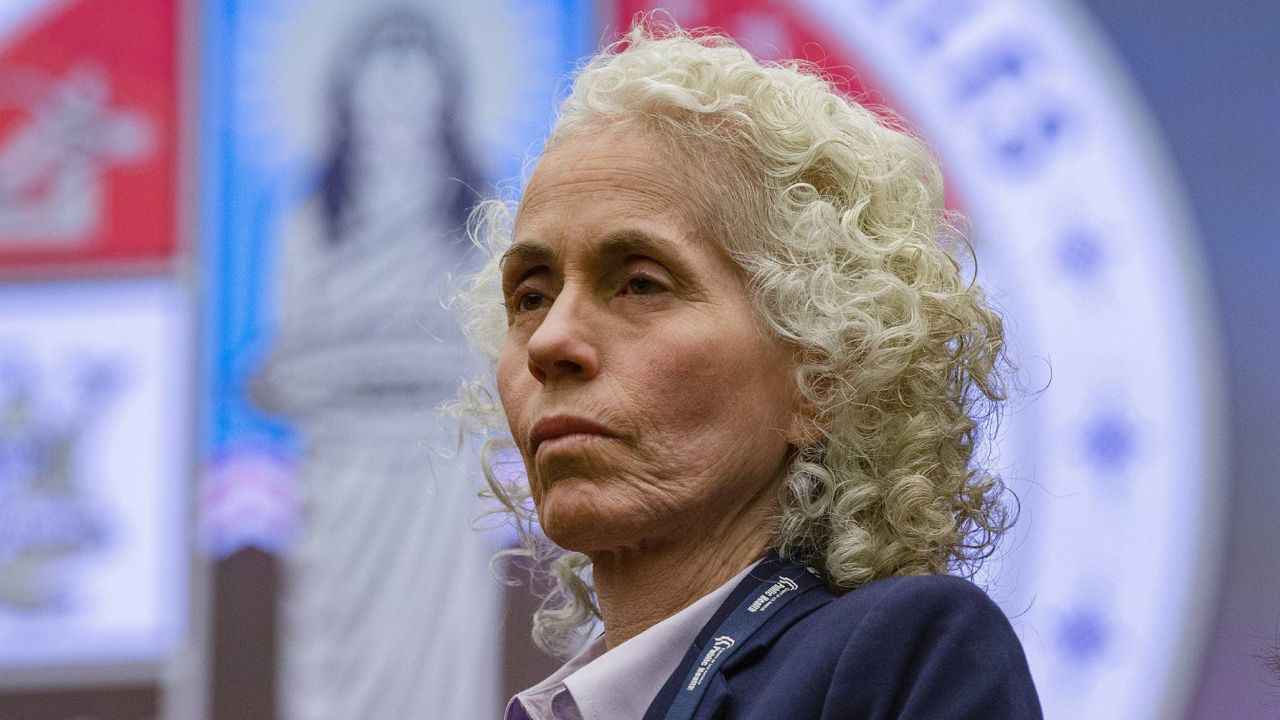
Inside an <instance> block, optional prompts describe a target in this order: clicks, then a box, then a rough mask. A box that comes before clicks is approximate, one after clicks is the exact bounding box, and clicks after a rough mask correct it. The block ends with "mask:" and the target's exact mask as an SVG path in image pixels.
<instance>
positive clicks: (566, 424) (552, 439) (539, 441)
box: [529, 415, 616, 457]
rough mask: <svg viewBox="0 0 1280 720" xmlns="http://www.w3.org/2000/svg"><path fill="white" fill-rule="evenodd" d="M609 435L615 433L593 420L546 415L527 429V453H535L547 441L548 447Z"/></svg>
mask: <svg viewBox="0 0 1280 720" xmlns="http://www.w3.org/2000/svg"><path fill="white" fill-rule="evenodd" d="M611 437H616V435H614V433H613V432H612V431H611V430H609V428H607V427H605V426H604V425H601V424H600V423H598V422H595V421H594V420H588V419H586V418H582V417H577V416H574V415H548V416H546V417H543V418H541V419H539V420H538V421H537V422H535V423H534V424H533V427H532V428H530V430H529V455H530V456H531V457H532V456H534V455H537V453H538V448H539V447H541V446H542V445H543V443H549V445H548V447H550V446H551V445H555V446H560V445H566V446H567V445H570V444H577V443H582V442H592V441H594V440H599V439H601V438H611Z"/></svg>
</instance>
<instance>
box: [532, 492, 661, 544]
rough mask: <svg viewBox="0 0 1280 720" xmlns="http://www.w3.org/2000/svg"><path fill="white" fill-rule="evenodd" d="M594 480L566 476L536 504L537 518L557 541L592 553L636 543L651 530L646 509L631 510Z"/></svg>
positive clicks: (547, 533) (547, 532)
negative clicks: (643, 511) (604, 490)
mask: <svg viewBox="0 0 1280 720" xmlns="http://www.w3.org/2000/svg"><path fill="white" fill-rule="evenodd" d="M613 495H614V494H613V493H608V492H603V491H602V488H601V487H600V485H599V484H598V483H597V482H593V481H590V480H585V479H577V478H574V479H567V480H561V481H559V482H557V483H556V484H555V485H554V486H552V487H551V488H550V489H549V490H548V491H547V493H546V495H545V496H544V497H543V498H542V502H541V503H539V504H538V522H539V524H540V525H541V526H542V531H543V532H544V533H546V535H547V537H548V538H550V539H551V541H552V542H554V543H555V544H556V545H559V546H560V547H562V548H564V549H565V550H572V551H574V552H581V553H592V552H598V551H603V550H610V549H614V548H618V547H622V546H627V545H635V544H637V543H639V542H641V541H643V540H644V539H645V537H646V536H647V535H648V534H649V533H651V532H652V530H653V524H652V523H651V522H647V520H650V519H651V518H648V517H647V513H642V512H634V509H633V508H631V507H629V506H628V504H627V503H625V502H618V499H617V498H616V497H612V496H613Z"/></svg>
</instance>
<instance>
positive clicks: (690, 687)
mask: <svg viewBox="0 0 1280 720" xmlns="http://www.w3.org/2000/svg"><path fill="white" fill-rule="evenodd" d="M755 572H756V571H755V570H753V571H752V573H755ZM821 584H822V582H821V581H820V580H818V578H817V577H816V576H815V575H814V572H813V571H812V570H809V569H807V568H805V566H803V565H796V564H791V563H788V564H785V565H783V566H782V567H775V568H774V570H773V572H771V573H770V574H769V576H768V577H767V578H765V580H764V582H762V583H760V586H759V587H757V588H756V591H755V592H753V593H751V594H749V595H747V596H746V597H745V598H743V600H742V602H741V603H740V604H739V605H738V607H737V608H735V609H734V611H733V612H732V613H731V614H730V615H729V617H727V618H725V619H724V622H722V623H720V627H718V628H716V631H715V633H713V634H712V636H711V639H710V640H708V641H707V644H706V645H705V646H704V647H703V648H702V654H701V655H699V656H698V657H697V658H696V659H695V662H694V663H693V666H692V667H690V668H689V672H688V674H687V675H685V678H684V682H683V683H681V684H680V688H679V690H677V692H676V698H675V700H674V701H672V703H671V707H669V708H667V714H666V720H689V718H692V717H693V713H694V711H695V710H697V709H698V703H700V702H702V696H703V695H704V694H705V693H706V691H707V686H708V685H710V684H711V682H710V681H711V678H712V677H714V676H715V674H716V673H717V672H719V670H720V668H721V666H723V665H724V662H725V660H728V659H729V656H730V655H733V653H734V652H735V651H737V649H738V648H739V647H741V646H742V644H743V643H744V642H746V640H747V638H749V637H751V635H752V634H753V633H755V631H756V630H759V629H760V627H761V626H763V625H764V624H765V622H766V621H767V620H768V619H769V618H771V617H773V614H774V613H776V612H778V611H779V610H781V609H782V607H783V606H784V605H786V604H787V603H789V602H791V601H792V600H794V599H796V598H797V597H799V596H800V595H801V593H804V592H805V591H806V590H809V589H811V588H815V587H817V586H819V585H821Z"/></svg>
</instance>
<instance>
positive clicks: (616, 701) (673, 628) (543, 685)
mask: <svg viewBox="0 0 1280 720" xmlns="http://www.w3.org/2000/svg"><path fill="white" fill-rule="evenodd" d="M758 564H759V562H755V563H752V564H751V566H750V567H748V568H746V569H745V570H743V571H742V572H740V573H738V574H737V575H735V576H733V577H732V578H730V579H729V580H728V582H726V583H725V584H723V585H721V586H720V587H718V588H716V589H715V590H712V591H711V592H709V593H707V594H706V595H703V596H702V597H701V598H699V599H698V600H697V601H695V602H694V603H693V604H692V605H690V606H689V607H687V608H685V609H683V610H681V611H680V612H678V613H676V614H675V615H672V616H671V617H669V618H667V619H665V620H663V621H662V622H660V623H658V624H657V625H654V626H653V627H651V628H649V629H648V630H645V631H644V632H642V633H640V634H639V635H636V636H635V637H633V638H631V639H630V640H627V641H626V642H624V643H622V644H621V645H619V646H618V647H616V648H614V649H612V650H609V651H608V652H606V647H605V643H604V633H603V632H601V633H600V634H598V635H596V636H595V637H594V638H592V640H591V642H589V643H587V646H586V648H584V649H583V650H582V652H580V653H578V654H577V655H576V656H575V657H574V658H573V659H572V660H570V661H569V662H567V663H565V664H564V665H563V666H562V667H561V668H560V669H559V670H556V671H555V672H554V673H552V674H551V676H550V677H548V678H547V679H546V680H543V681H542V682H540V683H538V684H537V685H534V686H533V687H531V688H529V689H528V690H525V691H524V692H522V693H519V694H517V695H516V696H515V697H513V698H511V701H510V702H508V703H507V713H506V716H505V718H506V720H641V718H643V717H644V714H645V711H647V710H648V709H649V704H650V703H652V702H653V699H654V698H655V697H657V696H658V691H659V690H661V689H662V686H663V684H664V683H666V681H667V678H668V677H670V676H671V673H673V672H675V670H676V667H678V666H679V665H680V660H681V659H682V658H683V657H684V654H685V652H686V651H687V650H688V649H689V644H690V643H692V642H693V638H694V637H696V636H697V634H698V631H699V630H701V629H702V626H703V625H705V624H706V623H707V621H708V620H710V619H711V616H712V615H714V614H715V612H716V609H717V608H719V607H720V604H721V603H723V602H724V600H725V598H726V597H728V595H729V593H730V592H732V591H733V588H735V587H737V585H738V582H739V581H741V580H742V578H744V577H745V576H746V574H747V573H749V572H751V570H752V568H754V567H755V566H756V565H758Z"/></svg>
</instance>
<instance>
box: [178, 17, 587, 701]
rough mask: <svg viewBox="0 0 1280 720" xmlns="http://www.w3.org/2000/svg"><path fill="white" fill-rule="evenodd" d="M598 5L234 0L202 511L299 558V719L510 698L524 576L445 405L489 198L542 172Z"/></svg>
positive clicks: (218, 117) (213, 247)
mask: <svg viewBox="0 0 1280 720" xmlns="http://www.w3.org/2000/svg"><path fill="white" fill-rule="evenodd" d="M593 22H594V21H593V17H592V14H591V13H590V12H589V4H588V3H584V2H564V1H561V2H508V1H506V0H484V1H481V2H475V3H465V4H463V3H447V2H439V1H436V0H400V1H397V2H391V1H386V0H377V1H375V2H362V3H350V2H338V1H337V0H317V1H313V2H305V3H304V2H297V1H293V0H280V1H277V2H236V1H232V0H228V1H227V2H222V3H210V6H209V8H208V9H207V10H206V16H205V18H204V22H203V28H204V33H205V36H206V41H207V42H206V52H207V53H208V55H207V56H206V58H205V64H206V67H207V68H209V71H210V72H211V73H213V75H214V76H215V77H214V79H213V80H212V82H211V83H210V87H211V88H212V90H211V91H210V92H211V93H212V96H211V97H209V98H207V100H208V102H207V107H208V108H209V112H211V113H212V117H210V118H209V121H208V122H207V123H206V125H207V126H210V127H216V128H222V129H225V130H224V131H221V132H218V133H211V134H210V135H209V136H207V137H206V138H205V141H204V147H205V148H206V152H207V153H209V155H210V156H211V157H217V158H219V167H221V168H223V172H221V173H220V174H216V175H213V176H211V177H210V178H209V179H208V182H209V185H208V186H207V187H206V191H207V192H206V196H207V197H208V198H210V203H211V204H210V205H209V206H207V207H209V208H210V210H211V212H209V213H208V214H207V217H208V218H209V225H208V226H206V228H205V232H206V236H207V239H208V242H207V243H206V248H207V249H206V256H205V258H204V265H205V268H206V280H207V284H208V287H209V293H210V296H211V297H212V298H213V299H214V301H213V302H211V303H210V305H211V310H210V312H211V315H210V316H209V317H208V319H207V325H208V326H209V327H210V328H212V329H213V331H214V332H213V336H212V337H211V338H210V344H209V346H208V347H209V351H210V353H211V355H212V358H211V363H210V365H211V370H212V373H213V377H212V378H211V387H210V390H211V397H212V398H213V403H212V404H211V406H210V413H211V417H210V423H209V427H210V428H211V434H210V437H208V438H206V443H207V448H208V457H207V463H206V467H205V480H204V488H203V490H202V497H203V498H204V501H203V502H204V507H203V508H202V517H203V521H202V522H203V527H204V533H205V537H206V541H207V543H208V546H209V547H210V549H211V550H212V552H213V553H214V554H215V556H226V555H229V554H231V553H233V552H235V551H236V550H237V549H239V548H242V547H245V546H255V547H259V548H263V549H267V550H269V551H271V552H275V553H278V554H279V556H280V558H281V560H282V563H283V569H284V589H283V596H282V597H281V598H280V608H281V621H282V626H283V632H282V636H281V638H280V640H279V642H280V652H279V654H278V662H279V664H280V673H279V677H280V678H281V679H280V682H279V688H278V690H279V692H278V694H277V695H278V702H279V704H280V707H279V711H280V713H281V717H284V718H288V719H290V720H324V719H328V718H333V719H335V720H336V719H337V718H349V717H362V718H374V719H376V718H387V719H392V718H403V717H409V716H413V715H415V714H416V715H422V714H423V713H426V714H430V715H432V716H440V717H458V718H470V717H476V718H481V717H493V716H496V715H497V714H498V712H499V710H500V706H499V687H500V683H501V677H500V668H501V664H500V663H501V657H500V656H501V651H500V632H501V612H502V604H501V603H502V587H501V586H500V585H498V584H497V583H496V582H495V581H494V579H493V578H492V577H491V576H490V574H489V571H488V557H489V556H490V555H491V554H492V553H493V552H495V551H496V550H497V549H499V547H500V545H499V542H498V541H497V540H496V539H495V537H493V536H492V535H487V534H485V533H481V532H477V531H476V530H475V529H474V528H473V527H472V525H473V520H474V519H475V517H476V512H477V502H478V501H477V491H478V490H479V489H480V484H481V483H482V482H483V480H482V477H481V474H480V473H479V471H478V467H477V466H476V464H475V462H474V461H472V460H469V459H467V458H466V457H457V458H449V457H447V453H445V452H440V451H443V450H448V449H450V448H452V447H453V445H454V443H456V433H451V432H450V430H449V428H448V425H447V423H444V422H442V421H441V420H440V418H439V414H438V412H437V407H438V406H439V405H440V404H441V403H443V402H444V401H446V400H447V399H449V398H450V397H452V396H453V394H454V393H455V392H456V389H457V386H458V382H459V379H460V378H461V377H462V376H463V375H464V374H466V373H468V372H469V371H470V370H473V369H474V368H475V367H476V366H475V362H476V360H475V359H474V357H473V355H472V353H471V352H470V351H469V350H468V349H467V347H466V345H465V341H464V338H463V337H462V335H461V332H460V331H459V329H458V324H457V321H456V320H455V319H454V317H453V316H452V314H451V313H450V312H449V310H448V309H447V308H446V307H445V304H446V302H447V299H448V296H449V293H450V291H451V288H452V287H453V283H454V282H455V281H456V278H457V277H458V276H459V275H460V274H465V273H467V272H469V271H471V270H474V269H475V268H476V267H477V266H478V265H477V264H478V262H479V260H480V258H479V256H478V254H477V252H476V251H475V250H474V249H472V247H471V244H470V242H469V241H468V240H467V238H466V235H465V228H464V225H465V222H466V217H467V213H468V211H469V209H470V207H471V206H472V204H474V202H475V201H476V200H477V199H478V198H479V197H481V196H485V195H491V194H493V193H494V192H495V191H496V190H497V183H499V182H500V181H503V180H508V179H515V178H517V177H518V175H519V173H520V170H521V167H522V164H523V161H524V160H525V158H526V156H527V155H528V153H530V152H531V151H532V150H534V149H535V148H536V146H537V144H538V143H539V142H540V141H541V140H542V138H543V136H544V135H545V133H546V131H547V127H548V122H549V120H550V117H551V112H552V108H553V106H554V99H555V96H556V93H557V91H558V89H559V87H558V83H559V82H560V80H561V78H562V77H563V74H564V73H565V71H566V70H568V69H569V68H570V67H571V66H572V63H573V62H574V61H575V60H576V59H577V58H578V57H580V56H581V55H582V54H584V53H586V52H587V51H588V50H589V49H590V47H591V46H592V44H593V41H594V38H593V33H594V24H593Z"/></svg>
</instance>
